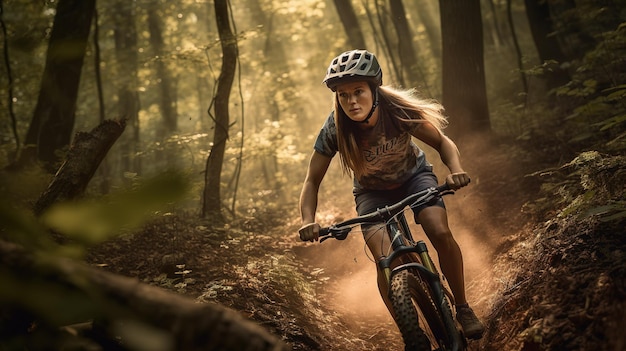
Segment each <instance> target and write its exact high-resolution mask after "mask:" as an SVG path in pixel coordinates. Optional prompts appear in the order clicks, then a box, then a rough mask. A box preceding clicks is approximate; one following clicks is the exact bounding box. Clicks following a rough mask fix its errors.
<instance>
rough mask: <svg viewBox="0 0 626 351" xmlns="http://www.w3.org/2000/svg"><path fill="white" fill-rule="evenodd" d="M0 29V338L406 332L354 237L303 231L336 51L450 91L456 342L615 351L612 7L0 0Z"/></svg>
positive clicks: (624, 252) (589, 2)
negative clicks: (459, 284) (462, 304)
mask: <svg viewBox="0 0 626 351" xmlns="http://www.w3.org/2000/svg"><path fill="white" fill-rule="evenodd" d="M0 38H1V40H2V41H1V45H0V50H1V51H2V59H0V66H1V68H0V120H1V121H2V123H1V124H0V179H1V181H0V197H1V198H2V201H0V350H137V351H144V350H145V351H169V350H401V349H404V344H403V342H402V338H401V336H400V333H399V331H398V329H397V327H396V325H395V324H394V321H393V319H392V317H391V316H390V315H389V312H388V311H387V309H386V308H385V305H384V303H383V301H382V299H381V298H380V295H379V292H378V289H377V286H376V270H375V265H374V264H373V263H372V262H373V260H372V258H371V257H370V256H369V252H368V251H367V247H366V246H365V244H364V240H363V236H362V235H361V234H360V233H356V235H355V234H354V233H353V234H351V235H350V236H349V237H348V238H347V239H346V240H344V241H336V240H332V241H327V242H324V243H319V242H313V243H309V242H306V243H305V242H302V241H300V240H299V238H298V229H299V228H300V226H301V218H300V209H299V205H298V203H299V197H300V192H301V190H302V185H303V181H304V178H305V175H306V170H307V165H308V163H309V159H310V156H311V152H312V151H313V144H314V142H315V140H316V137H317V135H318V133H319V131H320V128H321V127H322V124H323V123H324V121H325V119H326V118H327V116H328V115H329V113H330V112H331V111H332V108H333V99H334V98H335V97H334V94H333V93H332V92H331V91H330V90H329V89H328V88H327V87H326V86H325V85H324V84H322V80H323V78H324V75H325V73H326V69H327V67H328V63H329V62H330V61H331V60H332V59H333V58H334V57H336V56H337V55H338V54H340V53H342V52H344V51H347V50H352V49H367V50H369V51H370V52H373V53H375V54H376V56H377V57H378V60H379V61H380V63H381V67H382V71H383V84H384V85H390V86H394V87H398V88H414V89H416V91H417V92H418V93H419V94H420V96H424V97H426V98H432V99H435V100H437V101H439V102H441V103H442V104H443V106H444V107H445V113H446V116H447V118H448V122H449V126H448V127H447V128H446V129H445V130H444V131H445V133H446V135H448V136H449V137H450V138H451V139H452V140H454V141H455V142H456V144H457V145H458V147H459V149H460V152H461V159H462V161H463V165H464V168H465V170H466V171H467V172H468V173H469V175H470V176H471V179H472V181H471V184H470V185H469V186H468V187H466V188H463V189H459V190H458V191H457V192H456V193H455V194H454V196H449V197H446V200H445V201H446V208H447V211H448V216H449V221H450V227H451V229H452V231H453V233H454V235H455V238H456V240H457V241H458V242H459V245H460V246H461V249H462V251H463V256H464V261H465V276H466V287H467V295H468V300H469V302H470V304H471V305H472V306H473V307H474V310H475V311H476V312H477V314H478V315H479V317H480V318H481V320H483V321H484V323H485V325H486V327H487V330H486V333H485V334H484V336H483V337H482V339H480V340H476V341H469V342H468V344H467V349H468V350H488V351H489V350H506V351H508V350H519V351H521V350H525V351H531V350H532V351H534V350H608V351H621V350H626V336H625V335H624V330H626V231H625V229H624V228H626V0H601V1H598V0H535V1H533V0H524V1H512V0H466V1H444V0H440V1H438V2H437V1H429V0H411V1H408V0H404V1H402V0H388V1H387V0H360V1H356V0H352V1H350V0H333V1H330V0H285V1H276V0H239V1H228V0H175V1H165V0H135V1H127V0H111V1H96V0H40V1H31V0H0ZM416 142H417V143H418V145H419V147H420V148H422V149H423V150H424V151H425V153H426V155H427V158H428V160H429V161H430V162H431V163H433V166H434V170H435V173H436V174H437V176H438V178H439V181H440V182H443V180H444V179H445V177H446V176H447V172H448V169H447V168H446V167H445V165H444V164H443V163H442V161H441V160H440V158H439V155H438V154H437V153H436V152H435V151H434V150H433V149H432V148H430V147H429V146H427V145H425V144H423V143H420V142H419V141H416ZM338 159H339V158H338V157H335V159H334V160H333V162H332V164H331V166H330V169H329V171H328V173H327V174H326V177H325V179H324V181H323V183H322V185H321V188H320V191H319V200H318V212H317V221H318V222H319V223H320V224H322V225H329V224H331V223H334V222H338V221H340V220H342V219H347V218H351V217H353V216H355V215H356V211H355V209H354V197H353V194H352V191H351V190H352V184H353V183H352V177H351V176H349V175H346V174H344V172H342V169H341V165H340V163H339V160H338ZM412 226H415V232H416V233H420V228H419V226H417V225H415V224H412ZM431 251H433V252H434V250H431ZM441 259H442V260H443V259H445V258H441ZM437 260H439V258H437Z"/></svg>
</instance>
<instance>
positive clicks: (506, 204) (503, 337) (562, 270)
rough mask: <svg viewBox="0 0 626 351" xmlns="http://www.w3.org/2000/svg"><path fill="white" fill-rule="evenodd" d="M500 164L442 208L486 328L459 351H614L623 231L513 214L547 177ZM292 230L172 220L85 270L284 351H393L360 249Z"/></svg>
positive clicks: (622, 289)
mask: <svg viewBox="0 0 626 351" xmlns="http://www.w3.org/2000/svg"><path fill="white" fill-rule="evenodd" d="M511 152H513V153H515V150H511V149H508V150H501V151H500V155H494V154H493V153H492V154H491V155H490V156H489V158H487V159H482V160H480V161H479V162H476V163H475V165H474V167H476V168H477V169H476V170H473V174H478V176H475V178H474V179H476V180H477V181H474V182H473V184H472V185H471V186H470V187H468V188H467V189H468V190H467V192H465V193H463V191H464V190H461V191H459V192H458V193H457V194H456V195H454V196H453V197H450V200H449V201H447V204H448V208H449V212H450V213H451V215H450V217H451V218H450V219H451V227H452V229H453V232H455V236H456V237H457V240H458V241H459V244H460V245H461V247H462V250H463V252H464V257H465V262H466V282H467V291H468V297H469V301H470V303H471V304H472V305H473V306H474V308H475V310H476V311H477V312H478V314H479V315H480V316H481V318H482V319H483V320H484V321H485V323H486V325H487V326H488V331H487V333H486V334H485V336H484V337H483V339H482V340H480V341H472V342H470V343H469V345H468V348H469V350H507V351H508V350H624V349H626V344H625V341H624V336H623V330H626V325H625V324H626V322H625V321H626V318H624V317H625V316H626V302H624V301H626V279H625V277H626V250H625V249H626V243H625V242H626V240H625V239H624V237H625V236H624V230H623V225H622V226H621V227H620V226H619V225H618V226H615V225H612V224H606V223H604V222H601V221H598V220H594V218H588V219H586V220H583V221H580V220H576V219H572V218H570V217H563V218H559V217H556V215H555V214H556V211H554V210H553V211H547V212H545V213H544V216H543V217H541V216H536V215H529V214H525V213H524V211H523V208H524V206H525V204H526V203H528V202H529V201H531V200H533V198H534V197H537V196H538V194H539V185H540V184H539V182H538V181H537V180H536V179H534V178H533V177H526V175H528V174H530V173H532V172H535V171H538V170H540V169H541V167H543V166H546V165H543V166H541V165H536V166H535V167H536V168H534V169H533V168H527V167H526V166H525V165H528V164H530V162H528V163H526V162H523V160H520V159H519V157H515V158H516V159H517V162H518V163H517V164H516V165H515V166H514V167H510V166H511V165H510V164H509V163H510V160H511V159H512V157H510V156H511ZM525 167H526V168H525ZM479 168H480V169H485V170H489V171H488V172H487V171H486V172H483V174H481V172H480V171H478V169H479ZM618 173H619V172H618ZM621 173H623V172H621ZM470 174H472V170H470ZM622 177H624V175H622ZM613 180H614V179H613ZM621 184H624V182H622V183H621ZM472 187H473V188H474V189H473V190H472ZM621 189H622V193H621V195H618V196H622V195H623V186H622V188H621ZM618 199H619V197H618ZM332 215H333V216H332V217H333V218H336V217H341V216H343V217H344V218H345V217H346V216H350V212H346V213H334V214H332ZM551 216H553V217H551ZM297 218H298V216H297V211H296V209H294V208H284V209H281V211H272V212H269V211H266V212H264V211H260V210H257V211H256V212H255V213H254V214H249V215H247V216H241V217H240V218H239V219H237V220H235V221H233V222H231V223H229V225H228V226H225V227H223V228H217V229H216V228H214V227H212V226H211V225H210V224H209V223H207V222H206V221H203V220H201V219H199V218H198V217H197V215H195V214H171V215H167V216H163V217H160V218H159V219H156V220H154V221H152V222H151V223H149V224H147V225H145V226H144V227H143V229H142V230H141V231H140V232H138V233H136V234H134V235H132V236H129V237H125V238H120V239H117V240H114V241H111V242H107V243H105V244H102V245H100V246H99V247H97V248H95V249H93V250H92V251H91V252H90V255H89V261H90V262H91V263H93V264H98V265H100V266H102V267H105V269H107V270H110V271H113V272H117V273H120V274H123V275H126V276H132V277H138V278H139V279H140V280H142V281H145V282H147V283H150V284H153V285H157V286H161V287H164V288H167V289H170V290H173V291H177V292H179V293H181V294H185V295H188V296H190V297H192V298H194V299H196V300H197V301H199V302H211V303H219V304H222V305H225V306H228V307H230V308H232V309H235V310H237V311H239V312H240V313H241V314H242V315H243V316H245V317H246V318H249V319H251V320H254V321H256V322H257V323H259V324H261V325H262V326H264V327H265V328H267V329H268V330H269V331H270V332H272V333H274V334H275V335H278V336H280V337H281V338H282V339H284V340H285V341H287V342H288V343H289V344H290V345H291V346H292V347H293V349H294V350H402V349H403V344H402V341H401V338H400V335H399V333H398V331H397V328H396V327H395V325H394V324H393V321H392V320H391V318H390V317H389V315H388V313H387V312H386V310H385V308H384V305H383V303H382V300H381V299H380V296H379V294H378V291H377V288H376V285H375V270H374V264H373V263H371V262H370V260H369V258H368V257H367V255H366V253H365V250H364V243H363V239H362V237H361V236H360V235H351V236H349V237H348V239H347V240H345V241H332V242H331V241H329V242H325V243H323V244H321V245H320V244H319V243H302V242H299V241H297V240H296V232H297V228H298V224H299V220H298V219H297ZM330 220H332V219H330ZM622 224H623V221H622Z"/></svg>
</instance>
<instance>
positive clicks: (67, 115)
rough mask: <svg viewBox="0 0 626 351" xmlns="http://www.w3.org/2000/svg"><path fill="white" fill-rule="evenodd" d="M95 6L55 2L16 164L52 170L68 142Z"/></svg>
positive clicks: (84, 1)
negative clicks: (31, 111)
mask: <svg viewBox="0 0 626 351" xmlns="http://www.w3.org/2000/svg"><path fill="white" fill-rule="evenodd" d="M95 6H96V2H95V0H60V1H59V2H58V5H57V13H56V15H55V16H54V23H53V25H52V33H51V34H50V41H49V45H48V52H47V54H46V64H45V68H44V73H43V77H42V79H41V90H40V92H39V98H38V99H37V105H36V106H35V112H34V115H33V119H32V121H31V123H30V126H29V127H28V132H27V133H26V138H25V140H24V148H23V150H22V153H21V155H20V158H19V164H25V163H30V162H32V161H36V160H39V161H41V162H43V163H44V165H45V166H46V168H47V169H48V170H50V171H53V170H54V169H56V166H57V165H56V163H57V162H58V161H59V159H60V158H59V156H58V155H57V151H58V150H60V149H63V148H65V147H67V146H68V145H69V144H70V140H71V136H72V130H73V128H74V119H75V113H76V99H77V97H78V86H79V83H80V77H81V71H82V68H83V61H84V58H85V51H86V48H87V39H88V37H89V31H90V29H91V21H92V18H93V16H94V11H95Z"/></svg>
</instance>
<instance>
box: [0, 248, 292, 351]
mask: <svg viewBox="0 0 626 351" xmlns="http://www.w3.org/2000/svg"><path fill="white" fill-rule="evenodd" d="M3 267H10V270H11V271H13V272H19V274H16V275H15V276H14V278H13V279H24V280H28V279H32V278H33V277H38V280H37V281H38V282H39V283H38V284H41V281H42V276H43V281H44V282H46V283H50V284H54V285H55V286H59V287H62V288H63V289H68V291H71V296H74V297H75V298H77V301H84V300H88V301H91V302H92V304H91V306H90V308H89V310H90V311H95V313H94V314H95V316H94V317H95V318H97V319H98V320H99V321H100V322H104V325H107V326H109V327H110V328H107V329H108V332H110V333H116V334H113V335H110V337H111V339H121V340H122V341H123V340H124V339H125V338H128V339H130V338H132V337H133V335H132V333H133V331H137V330H151V335H153V336H154V335H158V336H159V338H158V339H159V340H164V345H161V346H160V349H161V350H189V351H196V350H197V351H217V350H221V351H229V350H232V351H246V350H248V351H270V350H271V351H283V350H290V347H289V346H288V345H287V344H285V343H284V342H283V341H282V340H280V339H279V338H277V337H276V336H273V335H271V334H270V333H269V332H267V331H266V330H265V329H263V328H262V327H261V326H259V325H257V324H255V323H254V322H252V321H249V320H247V319H245V318H244V317H243V316H241V315H240V314H238V313H237V312H236V311H234V310H231V309H228V308H226V307H224V306H221V305H218V304H212V303H196V302H195V301H194V300H192V299H191V298H188V297H185V296H183V295H180V294H176V293H174V292H170V291H167V290H165V289H162V288H159V287H156V286H152V285H148V284H145V283H141V282H139V281H138V280H137V279H133V278H129V277H124V276H120V275H116V274H112V273H110V272H106V271H104V270H101V269H99V268H97V267H92V266H89V265H87V264H84V263H82V262H77V261H74V260H71V259H68V258H63V257H54V259H47V260H45V262H42V261H41V259H40V258H38V257H37V256H36V255H33V254H30V253H28V252H27V251H26V250H24V249H23V248H22V247H20V246H18V245H16V244H13V243H9V242H6V241H0V268H3ZM5 288H7V289H8V287H5ZM5 288H3V289H5ZM1 295H6V294H0V296H1ZM5 302H6V301H5ZM83 304H84V303H83ZM20 308H22V309H25V310H29V307H28V306H20ZM30 312H35V311H30ZM137 326H142V328H139V329H138V328H137ZM59 327H61V326H59ZM165 341H167V342H165Z"/></svg>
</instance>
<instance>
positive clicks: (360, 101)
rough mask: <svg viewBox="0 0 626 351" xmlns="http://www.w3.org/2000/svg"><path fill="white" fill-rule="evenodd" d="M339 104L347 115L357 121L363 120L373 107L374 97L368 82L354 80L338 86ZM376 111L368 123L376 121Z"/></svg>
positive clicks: (371, 123)
mask: <svg viewBox="0 0 626 351" xmlns="http://www.w3.org/2000/svg"><path fill="white" fill-rule="evenodd" d="M337 98H338V100H339V105H340V106H341V108H342V109H343V111H344V112H345V113H346V115H347V116H348V117H349V118H350V119H351V120H353V121H355V122H361V121H363V120H364V119H365V118H366V117H367V115H368V114H369V113H370V110H371V109H372V104H374V97H373V96H372V90H371V89H370V86H369V85H368V84H367V82H364V81H363V82H352V83H345V84H339V85H338V86H337ZM375 115H376V113H375V114H374V115H372V117H371V118H370V120H368V123H367V124H368V125H373V124H375V122H376V118H375V117H376V116H375Z"/></svg>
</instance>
